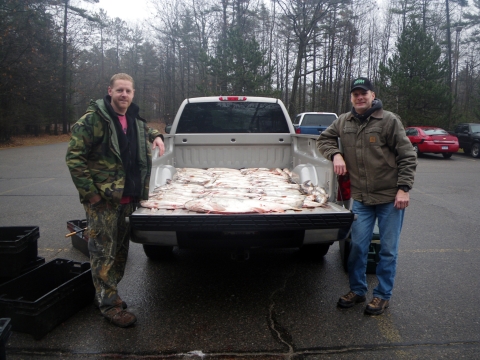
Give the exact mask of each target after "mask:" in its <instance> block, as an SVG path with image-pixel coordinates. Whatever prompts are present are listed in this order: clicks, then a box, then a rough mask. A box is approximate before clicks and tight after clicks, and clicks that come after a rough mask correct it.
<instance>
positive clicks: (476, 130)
mask: <svg viewBox="0 0 480 360" xmlns="http://www.w3.org/2000/svg"><path fill="white" fill-rule="evenodd" d="M450 134H452V135H455V136H456V137H457V138H458V143H459V146H460V148H461V149H463V152H464V153H466V154H470V155H472V156H473V157H474V158H478V157H480V124H476V123H462V124H457V125H456V126H455V130H454V131H453V132H450Z"/></svg>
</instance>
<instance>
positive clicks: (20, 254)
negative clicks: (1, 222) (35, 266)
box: [0, 226, 40, 277]
mask: <svg viewBox="0 0 480 360" xmlns="http://www.w3.org/2000/svg"><path fill="white" fill-rule="evenodd" d="M39 237H40V231H39V228H38V226H2V227H0V277H15V276H18V275H20V274H21V272H22V269H23V267H24V266H25V265H27V264H28V263H31V262H32V261H35V260H36V259H37V256H38V244H37V240H38V238H39Z"/></svg>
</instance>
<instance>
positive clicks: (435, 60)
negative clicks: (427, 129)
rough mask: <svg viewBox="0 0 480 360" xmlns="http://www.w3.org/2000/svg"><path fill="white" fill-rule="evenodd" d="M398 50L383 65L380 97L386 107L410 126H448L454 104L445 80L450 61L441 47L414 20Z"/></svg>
mask: <svg viewBox="0 0 480 360" xmlns="http://www.w3.org/2000/svg"><path fill="white" fill-rule="evenodd" d="M396 47H397V50H396V53H395V54H394V55H393V56H392V57H391V58H390V59H388V61H387V64H383V63H381V64H380V68H379V74H380V86H379V89H378V90H379V93H378V94H377V95H380V98H381V99H382V101H383V103H384V108H386V109H389V110H392V111H394V112H396V113H398V114H399V115H400V116H401V118H402V119H403V121H404V122H405V123H406V124H408V125H436V126H445V125H446V124H447V122H448V116H447V113H448V108H449V106H450V104H451V99H450V95H449V86H448V84H447V83H446V82H445V74H446V71H447V67H448V63H447V62H446V61H445V60H442V59H441V49H440V46H439V45H438V44H436V43H435V42H434V40H433V38H432V37H431V36H430V35H428V34H427V33H426V32H425V31H424V30H423V29H422V27H421V26H420V25H418V24H417V23H416V22H415V21H412V23H411V24H410V25H408V26H406V27H405V29H404V30H403V32H402V35H401V36H400V38H399V40H398V42H397V45H396Z"/></svg>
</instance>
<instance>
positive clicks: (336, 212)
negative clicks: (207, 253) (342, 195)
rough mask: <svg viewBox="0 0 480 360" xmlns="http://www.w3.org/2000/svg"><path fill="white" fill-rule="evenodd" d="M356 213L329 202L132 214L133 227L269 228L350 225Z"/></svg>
mask: <svg viewBox="0 0 480 360" xmlns="http://www.w3.org/2000/svg"><path fill="white" fill-rule="evenodd" d="M353 220H354V215H353V213H352V212H351V211H350V210H347V209H345V208H344V207H342V206H340V205H337V204H334V203H328V204H327V206H325V207H320V208H314V209H303V210H302V211H293V210H288V211H285V212H284V213H263V214H260V213H255V214H228V215H225V214H212V213H210V214H205V213H196V212H192V211H188V210H181V209H177V210H157V211H155V212H153V211H152V210H150V209H146V208H139V209H137V210H136V211H135V212H134V213H133V214H132V215H131V216H130V224H131V227H132V230H133V231H135V230H140V231H185V229H188V231H245V230H248V231H269V230H272V229H274V230H276V231H278V230H313V229H348V228H350V226H351V224H352V222H353Z"/></svg>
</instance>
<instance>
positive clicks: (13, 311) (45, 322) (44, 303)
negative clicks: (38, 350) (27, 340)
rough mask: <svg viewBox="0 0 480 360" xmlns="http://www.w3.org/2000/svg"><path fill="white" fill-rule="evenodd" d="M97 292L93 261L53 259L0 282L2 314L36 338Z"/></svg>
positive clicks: (0, 309)
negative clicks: (92, 273)
mask: <svg viewBox="0 0 480 360" xmlns="http://www.w3.org/2000/svg"><path fill="white" fill-rule="evenodd" d="M94 295H95V288H94V286H93V281H92V275H91V271H90V263H88V262H83V263H80V262H74V261H72V260H66V259H54V260H52V261H50V262H48V263H46V264H44V265H41V266H39V267H37V268H36V269H34V270H32V271H30V272H28V273H26V274H24V275H21V276H19V277H17V278H15V279H13V280H11V281H9V282H7V283H4V284H2V285H0V317H8V318H10V319H11V322H12V328H13V330H14V331H19V332H25V333H28V334H31V335H32V336H33V337H34V338H35V339H36V340H39V339H41V338H42V337H43V336H45V335H46V334H47V333H48V332H49V331H51V330H52V329H53V328H55V327H56V326H57V325H59V324H60V323H62V322H64V321H65V320H67V319H68V318H69V317H70V316H72V315H73V314H75V313H76V312H77V311H79V310H80V309H81V308H83V307H85V306H86V305H88V304H90V303H91V302H92V301H93V298H94Z"/></svg>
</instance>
